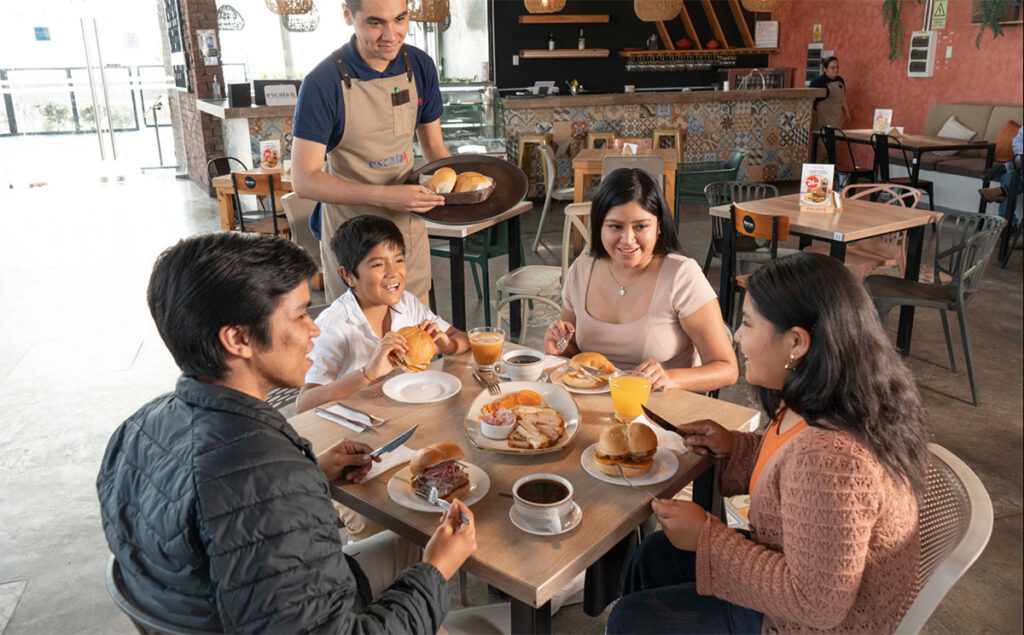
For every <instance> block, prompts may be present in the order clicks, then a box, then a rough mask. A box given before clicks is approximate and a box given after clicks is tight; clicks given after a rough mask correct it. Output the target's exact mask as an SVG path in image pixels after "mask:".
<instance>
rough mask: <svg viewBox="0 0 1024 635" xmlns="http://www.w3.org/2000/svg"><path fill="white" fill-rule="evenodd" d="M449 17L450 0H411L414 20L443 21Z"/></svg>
mask: <svg viewBox="0 0 1024 635" xmlns="http://www.w3.org/2000/svg"><path fill="white" fill-rule="evenodd" d="M447 17H448V0H409V19H410V20H412V21H413V22H442V21H444V19H445V18H447Z"/></svg>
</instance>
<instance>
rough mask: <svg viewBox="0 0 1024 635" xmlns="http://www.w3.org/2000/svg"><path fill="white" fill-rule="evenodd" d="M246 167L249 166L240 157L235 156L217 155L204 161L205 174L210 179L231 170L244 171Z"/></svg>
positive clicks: (229, 172)
mask: <svg viewBox="0 0 1024 635" xmlns="http://www.w3.org/2000/svg"><path fill="white" fill-rule="evenodd" d="M248 169H249V167H248V166H246V165H245V163H243V162H242V160H241V159H236V158H235V157H217V158H215V159H210V160H209V161H208V162H207V163H206V175H207V176H209V177H210V180H211V181H212V180H213V179H214V178H216V177H218V176H224V175H225V174H231V173H232V172H244V171H245V170H248Z"/></svg>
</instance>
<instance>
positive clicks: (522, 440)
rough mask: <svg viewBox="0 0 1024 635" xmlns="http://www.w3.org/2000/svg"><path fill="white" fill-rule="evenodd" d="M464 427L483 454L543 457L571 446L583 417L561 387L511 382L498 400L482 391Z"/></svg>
mask: <svg viewBox="0 0 1024 635" xmlns="http://www.w3.org/2000/svg"><path fill="white" fill-rule="evenodd" d="M485 426H486V428H485ZM464 427H465V430H466V436H467V437H468V438H469V441H470V443H472V444H473V445H475V446H476V447H478V448H481V449H483V450H490V451H492V452H499V453H502V454H543V453H546V452H557V451H558V450H561V449H562V448H564V447H566V446H568V445H569V444H570V443H572V440H573V439H574V438H575V437H576V433H577V432H579V428H580V413H579V410H578V409H577V408H576V402H575V401H573V399H572V396H571V395H570V394H569V393H568V392H566V390H565V389H564V388H562V387H561V386H555V385H553V384H544V383H540V382H532V381H511V382H506V383H502V384H501V395H499V396H495V395H492V394H490V393H489V392H487V391H486V390H484V391H481V393H480V394H479V395H477V397H476V399H474V400H473V403H472V404H470V406H469V412H468V413H466V419H465V424H464ZM506 430H507V432H505V431H506ZM485 431H486V433H485ZM502 434H504V435H505V436H504V438H502Z"/></svg>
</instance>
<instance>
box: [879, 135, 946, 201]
mask: <svg viewBox="0 0 1024 635" xmlns="http://www.w3.org/2000/svg"><path fill="white" fill-rule="evenodd" d="M871 147H872V148H874V149H875V164H874V167H873V168H872V173H873V176H872V178H873V179H874V181H875V183H894V184H896V185H906V186H908V187H913V188H917V189H919V190H921V191H922V192H924V193H925V194H927V195H928V209H930V210H931V211H933V212H934V211H935V185H934V184H933V183H932V182H931V181H929V180H927V179H918V180H917V183H911V181H912V179H911V178H910V175H911V174H913V168H912V167H911V165H910V163H911V162H910V154H909V153H908V152H907V149H906V148H904V147H903V142H902V141H900V138H899V137H893V136H891V135H887V134H885V133H881V132H876V133H874V134H873V135H871ZM890 149H892V150H893V151H894V152H896V153H897V156H902V157H903V167H904V168H905V169H906V171H907V176H897V177H891V176H889V150H890Z"/></svg>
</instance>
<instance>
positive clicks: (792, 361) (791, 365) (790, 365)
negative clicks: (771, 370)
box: [782, 353, 796, 372]
mask: <svg viewBox="0 0 1024 635" xmlns="http://www.w3.org/2000/svg"><path fill="white" fill-rule="evenodd" d="M782 368H784V369H785V370H788V371H791V372H792V371H794V370H796V355H794V354H793V353H790V354H789V361H788V362H786V363H785V365H784V366H783V367H782Z"/></svg>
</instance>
